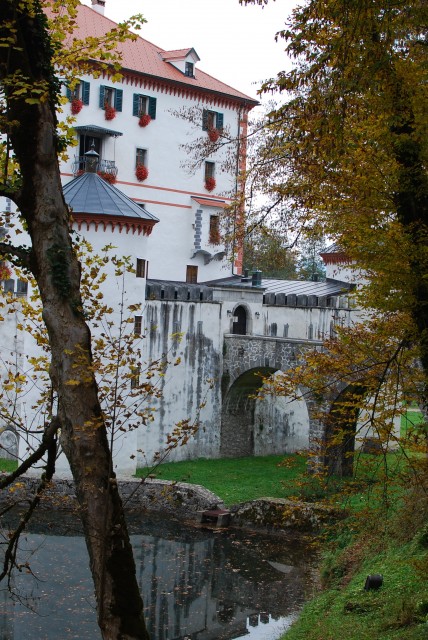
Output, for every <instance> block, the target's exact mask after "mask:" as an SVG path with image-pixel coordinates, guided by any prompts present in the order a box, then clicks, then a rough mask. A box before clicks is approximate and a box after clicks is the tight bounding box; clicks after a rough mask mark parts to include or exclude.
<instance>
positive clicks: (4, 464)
mask: <svg viewBox="0 0 428 640" xmlns="http://www.w3.org/2000/svg"><path fill="white" fill-rule="evenodd" d="M17 468H18V463H17V462H16V460H5V459H4V458H0V472H2V471H4V472H6V473H10V472H11V471H15V469H17Z"/></svg>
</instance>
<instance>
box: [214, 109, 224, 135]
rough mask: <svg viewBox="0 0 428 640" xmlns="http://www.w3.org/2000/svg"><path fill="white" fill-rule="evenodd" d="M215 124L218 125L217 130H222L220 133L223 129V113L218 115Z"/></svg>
mask: <svg viewBox="0 0 428 640" xmlns="http://www.w3.org/2000/svg"><path fill="white" fill-rule="evenodd" d="M215 124H216V128H217V129H220V131H221V130H222V129H223V114H222V113H217V115H216V119H215Z"/></svg>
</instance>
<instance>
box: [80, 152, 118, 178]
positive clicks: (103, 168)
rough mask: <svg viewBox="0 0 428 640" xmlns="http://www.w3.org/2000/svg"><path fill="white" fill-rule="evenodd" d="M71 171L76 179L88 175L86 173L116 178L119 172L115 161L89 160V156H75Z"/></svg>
mask: <svg viewBox="0 0 428 640" xmlns="http://www.w3.org/2000/svg"><path fill="white" fill-rule="evenodd" d="M71 170H72V172H73V175H74V177H75V178H76V177H77V176H80V175H81V174H82V173H86V171H91V172H92V173H103V174H108V175H111V176H113V177H114V178H116V176H117V171H118V169H117V167H116V163H115V161H114V160H101V159H97V160H94V158H92V157H90V158H88V156H75V157H74V162H73V166H72V169H71Z"/></svg>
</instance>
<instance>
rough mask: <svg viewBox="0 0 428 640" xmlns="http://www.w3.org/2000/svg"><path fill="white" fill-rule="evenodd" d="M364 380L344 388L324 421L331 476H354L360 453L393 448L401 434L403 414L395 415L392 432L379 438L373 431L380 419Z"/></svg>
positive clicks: (392, 419)
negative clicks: (357, 455)
mask: <svg viewBox="0 0 428 640" xmlns="http://www.w3.org/2000/svg"><path fill="white" fill-rule="evenodd" d="M373 402H374V397H373V396H372V395H371V393H370V391H369V389H368V386H367V384H366V383H365V381H364V379H362V380H360V381H355V382H354V383H352V384H349V385H348V386H346V387H344V388H342V389H341V390H340V392H339V393H338V395H337V396H336V397H335V398H334V399H333V400H332V401H330V407H329V412H328V414H326V418H325V420H324V425H325V428H324V465H325V468H326V469H327V472H328V474H329V475H336V476H339V477H351V476H352V475H353V472H354V457H355V456H354V454H355V452H356V451H357V450H363V451H364V452H365V453H376V452H379V451H380V450H381V449H382V448H385V447H386V448H388V449H393V448H395V447H396V446H397V444H396V438H397V437H399V435H400V414H399V413H395V414H394V412H392V414H391V415H392V416H393V417H392V418H391V419H390V420H388V422H390V425H389V429H388V430H387V432H385V435H384V436H382V437H380V436H379V433H378V432H377V430H376V429H373V420H374V421H375V422H376V420H377V418H378V417H379V413H378V412H377V410H376V408H375V406H374V405H373Z"/></svg>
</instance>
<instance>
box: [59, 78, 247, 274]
mask: <svg viewBox="0 0 428 640" xmlns="http://www.w3.org/2000/svg"><path fill="white" fill-rule="evenodd" d="M82 79H83V80H85V81H87V82H89V83H90V103H89V105H88V106H84V107H83V108H82V110H81V112H80V113H79V114H78V115H77V116H76V122H75V126H83V125H96V126H99V127H103V128H106V129H111V130H114V131H118V132H121V133H122V134H123V135H121V136H119V137H116V138H114V137H110V136H108V135H106V136H103V139H102V145H101V157H102V158H103V159H106V160H114V162H115V164H116V166H117V167H118V176H117V183H116V186H117V187H118V188H119V189H120V190H121V191H123V192H124V193H125V194H126V195H128V196H129V197H131V198H132V199H133V200H135V201H137V202H140V203H144V204H145V205H146V208H147V210H148V211H150V213H153V214H154V215H155V216H157V217H158V218H159V220H160V222H159V223H158V224H157V225H156V226H155V228H154V230H153V233H152V236H151V238H150V243H149V244H148V245H147V251H146V255H145V256H144V257H145V258H146V259H148V260H149V261H150V271H149V276H150V277H152V278H158V279H169V280H179V281H185V279H186V266H187V265H195V266H198V269H199V273H198V281H200V282H202V281H204V280H211V279H215V278H220V277H224V276H227V275H229V273H231V263H230V261H229V260H220V261H218V260H216V261H212V262H210V263H209V264H205V262H204V259H203V257H202V256H200V257H192V255H193V253H194V236H195V228H194V225H195V213H196V209H202V211H203V234H204V237H203V238H202V241H203V243H204V242H205V243H206V242H207V240H208V229H209V216H210V215H211V214H217V213H218V212H219V210H220V209H219V208H216V207H211V206H209V207H208V206H203V205H202V206H201V205H200V204H198V203H196V202H195V200H194V199H193V197H203V198H216V197H217V198H218V197H221V198H222V199H223V200H224V199H225V198H231V197H232V196H233V194H234V191H235V186H236V185H235V179H236V178H235V167H236V162H232V163H231V167H230V169H229V170H228V171H225V170H223V168H222V163H223V162H224V160H225V159H226V156H227V154H230V152H231V149H230V148H227V147H225V148H222V149H220V150H218V151H216V152H215V153H212V155H209V156H208V157H207V158H206V160H208V161H211V162H215V180H216V183H217V184H216V188H215V190H214V191H212V192H208V191H207V190H206V189H205V187H204V184H205V180H204V162H202V163H201V165H200V166H196V167H194V168H193V170H192V173H189V172H188V171H187V170H185V168H184V167H183V166H182V165H183V162H188V161H192V160H193V159H192V158H191V157H189V155H188V153H186V152H185V151H184V150H183V148H182V146H181V145H183V144H187V143H190V142H192V141H194V140H197V139H201V140H202V141H206V140H207V133H206V132H204V131H203V130H202V109H212V110H214V111H217V112H221V113H223V116H224V130H225V132H226V131H229V132H230V133H231V134H232V135H233V136H236V135H237V134H238V131H239V112H238V110H237V108H236V107H233V108H232V107H230V106H227V105H226V103H224V102H222V103H221V104H220V105H219V104H217V103H216V102H215V100H213V101H212V102H201V101H198V100H196V99H193V98H190V97H187V98H186V97H183V96H177V95H174V94H173V93H168V92H166V91H160V90H158V91H155V90H153V89H145V88H144V87H139V86H135V85H131V84H128V83H127V82H126V81H123V82H118V83H114V84H113V83H112V82H111V81H110V80H109V79H108V78H102V77H101V78H97V79H94V78H92V77H90V76H82ZM101 85H108V86H111V87H114V88H121V89H122V90H123V109H122V111H121V112H118V113H117V115H116V117H115V118H114V120H111V121H106V120H105V117H104V114H105V112H104V110H103V109H101V108H100V107H99V91H100V86H101ZM135 93H137V94H143V95H147V96H151V97H156V99H157V109H156V119H154V120H152V121H151V122H150V124H149V125H148V126H146V127H140V126H139V124H138V117H136V116H133V115H132V104H133V95H134V94H135ZM178 110H181V111H189V113H190V110H196V122H195V123H193V122H190V121H189V120H188V119H187V120H186V119H182V118H180V117H177V116H176V115H174V112H177V111H178ZM68 115H69V104H66V105H64V107H63V113H62V117H65V116H68ZM86 135H87V136H88V138H91V134H90V133H88V134H86ZM77 139H78V136H77V135H76V140H77ZM137 148H142V149H145V150H146V151H147V168H148V171H149V176H148V178H147V179H146V180H145V181H144V182H138V180H137V179H136V176H135V158H136V150H137ZM68 153H69V160H68V162H63V163H62V164H61V171H62V173H63V176H64V182H67V181H69V180H70V179H72V177H73V176H72V162H73V159H74V156H75V154H76V155H78V153H79V147H78V146H77V147H74V148H70V149H69V151H68ZM222 248H223V247H222V246H219V247H215V251H216V252H217V251H219V250H220V249H222ZM213 249H214V248H213Z"/></svg>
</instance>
